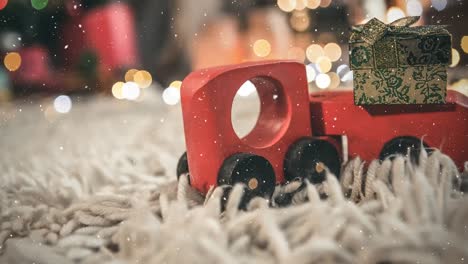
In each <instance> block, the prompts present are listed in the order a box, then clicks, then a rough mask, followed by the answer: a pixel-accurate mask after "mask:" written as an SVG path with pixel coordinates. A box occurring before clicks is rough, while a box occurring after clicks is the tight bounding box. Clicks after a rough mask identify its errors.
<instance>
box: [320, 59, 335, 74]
mask: <svg viewBox="0 0 468 264" xmlns="http://www.w3.org/2000/svg"><path fill="white" fill-rule="evenodd" d="M316 65H317V69H318V70H319V71H320V72H321V73H327V72H329V71H330V70H331V68H332V62H331V60H330V59H329V58H328V57H326V56H321V57H318V58H317V62H316Z"/></svg>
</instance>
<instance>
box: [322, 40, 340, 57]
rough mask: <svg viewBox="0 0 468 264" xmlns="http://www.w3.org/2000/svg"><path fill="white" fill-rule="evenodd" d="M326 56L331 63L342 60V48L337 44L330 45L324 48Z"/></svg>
mask: <svg viewBox="0 0 468 264" xmlns="http://www.w3.org/2000/svg"><path fill="white" fill-rule="evenodd" d="M323 51H324V53H325V56H327V57H328V58H329V59H330V60H331V61H333V62H335V61H337V60H339V59H340V58H341V48H340V46H339V45H338V44H336V43H333V42H331V43H328V44H327V45H325V47H323Z"/></svg>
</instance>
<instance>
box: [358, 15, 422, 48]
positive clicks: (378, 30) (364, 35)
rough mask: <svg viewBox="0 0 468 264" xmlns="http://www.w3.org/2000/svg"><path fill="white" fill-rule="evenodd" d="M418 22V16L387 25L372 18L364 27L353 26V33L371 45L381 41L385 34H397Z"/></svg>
mask: <svg viewBox="0 0 468 264" xmlns="http://www.w3.org/2000/svg"><path fill="white" fill-rule="evenodd" d="M418 20H419V16H409V17H404V18H400V19H397V20H395V21H393V22H392V23H390V24H388V25H387V24H385V23H384V22H382V21H380V20H378V19H377V18H372V19H371V20H369V22H367V23H366V24H364V25H361V26H354V27H353V31H354V32H356V33H358V34H359V37H360V38H361V39H362V40H364V41H365V42H367V43H369V44H370V45H373V44H374V43H375V42H377V41H378V40H380V39H382V38H383V37H384V36H385V35H386V34H387V33H389V32H392V33H398V32H400V31H402V30H403V29H405V28H408V27H409V26H411V25H413V24H414V23H416V22H417V21H418Z"/></svg>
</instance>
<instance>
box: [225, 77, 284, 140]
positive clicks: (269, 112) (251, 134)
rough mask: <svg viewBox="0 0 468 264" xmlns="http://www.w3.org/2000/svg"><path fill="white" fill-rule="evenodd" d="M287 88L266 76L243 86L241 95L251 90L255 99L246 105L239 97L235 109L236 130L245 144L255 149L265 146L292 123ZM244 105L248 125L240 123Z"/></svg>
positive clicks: (233, 121) (233, 122) (234, 105)
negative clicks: (240, 114)
mask: <svg viewBox="0 0 468 264" xmlns="http://www.w3.org/2000/svg"><path fill="white" fill-rule="evenodd" d="M283 89H284V88H283V87H282V86H281V85H280V84H279V83H278V82H277V81H275V80H274V79H272V78H269V77H264V76H259V77H255V78H252V79H250V80H248V81H246V82H245V83H244V84H243V85H242V86H241V87H240V88H239V90H238V92H237V94H238V95H239V93H241V94H242V93H245V94H247V93H250V95H251V96H252V97H253V99H254V100H253V102H252V103H251V104H242V100H240V98H238V97H237V96H236V97H235V98H234V100H233V104H232V108H231V122H232V126H233V129H234V131H235V133H236V135H237V136H238V137H239V138H241V140H242V141H243V143H244V144H246V145H249V146H251V147H253V148H265V147H268V146H270V145H272V144H274V143H275V142H276V141H277V139H279V138H281V137H282V135H283V132H284V131H283V130H284V129H283V128H284V127H286V126H287V125H288V113H289V110H288V107H289V106H288V100H287V97H286V95H285V93H284V90H283ZM246 90H247V91H246ZM239 101H241V102H239ZM242 107H244V108H246V107H248V109H243V110H242V112H243V113H245V118H246V122H244V124H242V122H239V120H240V119H241V118H242V117H240V118H239V116H235V115H238V113H239V108H242ZM249 118H250V119H249ZM239 123H240V124H239ZM249 125H250V127H249ZM246 128H247V129H246Z"/></svg>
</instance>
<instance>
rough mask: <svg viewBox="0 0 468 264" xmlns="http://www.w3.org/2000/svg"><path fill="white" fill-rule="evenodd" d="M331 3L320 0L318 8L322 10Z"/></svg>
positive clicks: (329, 0) (328, 0)
mask: <svg viewBox="0 0 468 264" xmlns="http://www.w3.org/2000/svg"><path fill="white" fill-rule="evenodd" d="M331 2H332V1H331V0H322V1H320V7H323V8H326V7H329V6H330V4H331Z"/></svg>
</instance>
